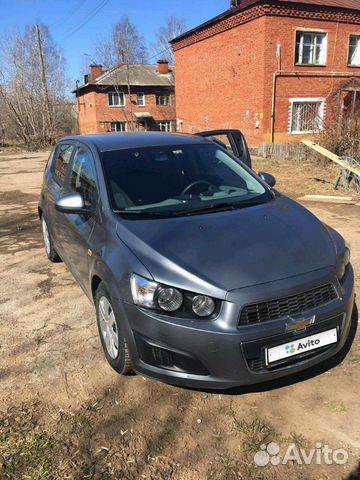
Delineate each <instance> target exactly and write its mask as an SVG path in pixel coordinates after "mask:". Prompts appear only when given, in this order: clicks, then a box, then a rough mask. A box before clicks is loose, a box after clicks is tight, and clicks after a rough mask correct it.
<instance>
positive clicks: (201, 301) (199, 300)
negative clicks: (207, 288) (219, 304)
mask: <svg viewBox="0 0 360 480" xmlns="http://www.w3.org/2000/svg"><path fill="white" fill-rule="evenodd" d="M192 309H193V312H194V313H195V314H196V315H197V316H198V317H209V316H210V315H211V314H212V313H214V310H215V302H214V300H213V299H212V298H211V297H207V296H206V295H195V297H194V298H193V300H192Z"/></svg>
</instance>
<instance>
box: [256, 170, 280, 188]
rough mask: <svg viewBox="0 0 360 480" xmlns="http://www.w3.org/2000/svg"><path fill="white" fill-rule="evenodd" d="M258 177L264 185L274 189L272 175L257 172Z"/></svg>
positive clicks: (274, 181) (274, 182)
mask: <svg viewBox="0 0 360 480" xmlns="http://www.w3.org/2000/svg"><path fill="white" fill-rule="evenodd" d="M258 175H259V177H260V178H261V180H263V181H264V182H265V183H267V184H268V185H269V187H275V185H276V178H275V177H274V176H273V175H271V174H270V173H265V172H259V173H258Z"/></svg>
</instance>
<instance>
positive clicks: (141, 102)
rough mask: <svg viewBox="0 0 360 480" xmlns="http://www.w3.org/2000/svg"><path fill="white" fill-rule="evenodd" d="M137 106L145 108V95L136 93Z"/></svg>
mask: <svg viewBox="0 0 360 480" xmlns="http://www.w3.org/2000/svg"><path fill="white" fill-rule="evenodd" d="M137 104H138V106H139V107H145V105H146V102H145V93H142V92H141V93H138V94H137Z"/></svg>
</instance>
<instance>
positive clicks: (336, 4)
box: [170, 0, 360, 44]
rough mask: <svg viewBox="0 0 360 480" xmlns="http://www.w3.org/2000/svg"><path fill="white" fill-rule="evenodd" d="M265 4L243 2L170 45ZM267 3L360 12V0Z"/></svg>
mask: <svg viewBox="0 0 360 480" xmlns="http://www.w3.org/2000/svg"><path fill="white" fill-rule="evenodd" d="M261 3H263V0H241V3H240V5H239V6H237V7H233V8H230V9H228V10H226V11H225V12H223V13H221V14H220V15H217V16H216V17H214V18H212V19H211V20H208V21H207V22H205V23H202V24H201V25H199V26H198V27H195V28H193V29H192V30H188V31H187V32H184V33H183V34H182V35H180V36H179V37H176V38H174V39H173V40H171V42H170V43H174V44H175V43H177V42H178V41H180V40H182V39H184V38H186V37H188V36H189V35H192V34H194V33H196V32H198V31H201V30H202V29H204V28H206V27H208V26H210V25H213V24H214V23H217V22H219V21H221V20H223V19H225V18H228V17H231V16H232V15H233V14H235V13H237V12H239V11H241V10H246V9H248V8H250V7H252V6H255V5H256V4H261ZM267 3H275V4H276V3H278V4H286V3H297V4H299V5H317V6H319V7H332V8H341V9H343V10H356V11H359V9H360V0H268V2H267Z"/></svg>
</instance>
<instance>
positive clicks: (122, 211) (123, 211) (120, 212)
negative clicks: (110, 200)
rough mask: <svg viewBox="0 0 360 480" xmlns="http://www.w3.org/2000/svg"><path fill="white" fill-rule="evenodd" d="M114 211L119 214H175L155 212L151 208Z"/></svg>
mask: <svg viewBox="0 0 360 480" xmlns="http://www.w3.org/2000/svg"><path fill="white" fill-rule="evenodd" d="M113 212H114V213H118V214H119V215H144V216H147V215H149V216H154V217H171V216H173V215H174V214H173V213H172V212H154V211H151V210H113Z"/></svg>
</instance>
